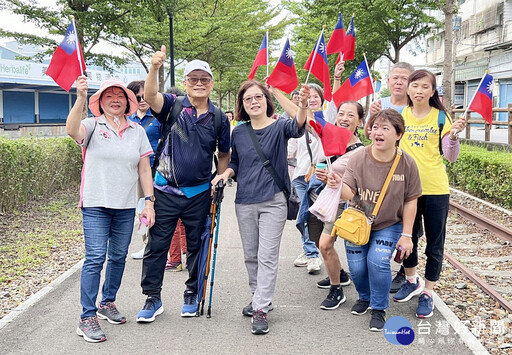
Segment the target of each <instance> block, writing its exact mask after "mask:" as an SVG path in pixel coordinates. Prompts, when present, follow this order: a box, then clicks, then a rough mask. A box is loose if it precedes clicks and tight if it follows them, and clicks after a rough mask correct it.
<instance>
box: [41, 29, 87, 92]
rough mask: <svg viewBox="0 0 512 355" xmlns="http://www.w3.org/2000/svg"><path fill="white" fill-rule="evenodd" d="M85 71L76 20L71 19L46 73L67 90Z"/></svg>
mask: <svg viewBox="0 0 512 355" xmlns="http://www.w3.org/2000/svg"><path fill="white" fill-rule="evenodd" d="M84 72H85V60H84V55H83V53H82V48H81V47H80V42H79V41H78V36H77V33H76V28H75V21H74V20H73V21H71V23H70V24H69V26H68V29H67V31H66V34H65V35H64V40H63V41H62V42H61V43H60V45H59V46H58V47H57V49H56V50H55V52H54V53H53V57H52V60H51V61H50V65H49V66H48V69H46V75H48V76H50V77H51V78H52V79H53V80H54V81H55V83H57V85H59V86H60V87H61V88H63V89H64V90H66V91H69V89H71V86H72V85H73V83H74V82H75V80H76V78H78V77H79V76H80V75H82V74H83V73H84Z"/></svg>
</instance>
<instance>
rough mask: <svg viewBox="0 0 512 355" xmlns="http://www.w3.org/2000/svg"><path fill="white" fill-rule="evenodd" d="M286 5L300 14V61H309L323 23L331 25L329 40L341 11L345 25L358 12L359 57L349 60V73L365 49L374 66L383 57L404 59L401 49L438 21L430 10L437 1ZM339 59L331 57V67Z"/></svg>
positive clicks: (316, 0)
mask: <svg viewBox="0 0 512 355" xmlns="http://www.w3.org/2000/svg"><path fill="white" fill-rule="evenodd" d="M286 5H287V7H288V9H289V10H290V11H291V12H293V13H294V14H295V15H297V17H298V20H297V22H298V25H297V27H295V29H294V34H295V36H294V37H295V39H296V41H297V42H298V43H297V44H296V48H297V51H298V56H297V57H298V58H297V62H298V63H305V61H306V58H307V56H308V55H309V53H310V52H311V50H312V48H313V46H314V44H315V41H316V40H317V38H318V35H319V34H320V31H321V28H322V25H326V26H327V27H326V31H325V32H326V41H328V39H329V36H330V34H331V33H332V29H333V28H334V25H335V24H336V21H337V19H338V12H341V13H342V14H343V15H344V18H343V20H344V23H345V25H347V24H348V22H349V21H350V18H351V16H352V14H354V16H355V19H354V23H355V28H356V58H355V60H354V61H351V62H349V63H346V68H347V70H346V73H351V72H352V71H353V69H355V67H356V66H357V65H359V63H360V62H361V61H362V60H363V57H362V54H363V53H364V52H365V53H366V57H367V59H368V63H369V65H370V66H371V65H372V64H373V63H374V62H375V61H376V60H377V59H379V58H380V57H382V56H385V57H387V58H389V59H390V60H391V61H392V62H393V63H396V62H398V61H400V50H401V49H402V48H403V47H404V46H405V45H407V44H408V43H411V41H413V40H415V39H417V38H418V37H420V36H423V35H425V34H426V33H428V32H429V31H430V26H431V24H432V23H436V20H435V19H434V18H433V17H432V16H430V15H428V11H427V10H428V9H432V8H436V7H437V5H436V1H434V0H398V1H389V0H344V1H341V0H337V1H330V0H306V1H296V0H288V1H286ZM345 27H346V26H345ZM335 60H336V56H334V55H332V58H329V64H331V61H332V65H331V67H332V66H333V65H334V61H335Z"/></svg>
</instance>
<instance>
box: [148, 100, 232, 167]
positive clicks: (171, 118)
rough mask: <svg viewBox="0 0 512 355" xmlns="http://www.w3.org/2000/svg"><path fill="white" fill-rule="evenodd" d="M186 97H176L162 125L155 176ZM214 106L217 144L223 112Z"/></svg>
mask: <svg viewBox="0 0 512 355" xmlns="http://www.w3.org/2000/svg"><path fill="white" fill-rule="evenodd" d="M184 99H185V96H178V97H176V101H175V102H174V105H173V106H172V108H171V110H170V111H169V113H168V114H167V118H166V120H165V124H163V125H162V128H161V131H160V139H159V140H158V146H157V148H156V152H155V159H154V160H153V166H152V167H151V171H152V173H153V177H154V176H155V172H156V168H157V166H158V161H159V159H160V155H162V150H163V149H164V144H165V142H166V141H167V137H168V136H169V133H170V132H171V128H172V126H173V125H174V124H175V123H176V121H177V120H178V117H179V115H180V113H181V110H182V108H183V100H184ZM214 107H215V111H214V117H213V127H214V129H215V141H216V144H217V142H218V138H219V135H220V129H221V127H222V112H221V111H220V109H219V108H218V107H217V106H214Z"/></svg>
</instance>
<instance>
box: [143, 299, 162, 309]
mask: <svg viewBox="0 0 512 355" xmlns="http://www.w3.org/2000/svg"><path fill="white" fill-rule="evenodd" d="M158 300H159V299H158V298H157V297H148V298H147V300H146V304H145V305H144V308H143V309H144V310H150V309H153V308H156V303H157V302H158Z"/></svg>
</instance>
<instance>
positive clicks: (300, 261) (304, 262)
mask: <svg viewBox="0 0 512 355" xmlns="http://www.w3.org/2000/svg"><path fill="white" fill-rule="evenodd" d="M293 265H295V266H299V267H301V266H308V258H306V253H304V252H302V253H300V255H299V256H298V257H297V259H295V261H294V262H293Z"/></svg>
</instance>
